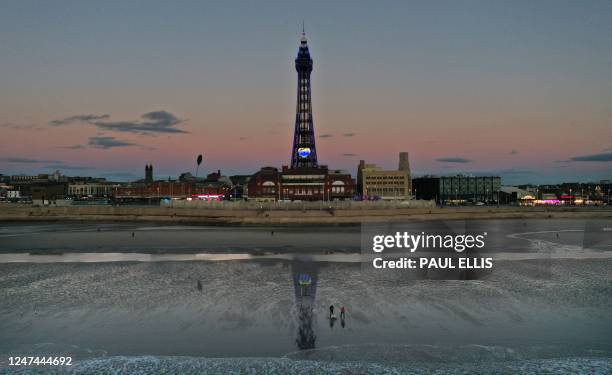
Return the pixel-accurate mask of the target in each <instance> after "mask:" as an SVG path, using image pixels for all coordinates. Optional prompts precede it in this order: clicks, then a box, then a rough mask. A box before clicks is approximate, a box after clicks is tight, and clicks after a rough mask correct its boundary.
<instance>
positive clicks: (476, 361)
mask: <svg viewBox="0 0 612 375" xmlns="http://www.w3.org/2000/svg"><path fill="white" fill-rule="evenodd" d="M415 225H420V224H415ZM597 225H599V226H600V227H601V228H607V225H608V223H606V222H603V223H602V222H599V223H598V224H597ZM597 225H596V226H597ZM610 226H611V227H612V225H610ZM493 227H495V228H498V229H497V230H498V232H499V233H498V234H499V236H500V238H502V237H503V238H507V242H504V241H501V242H500V243H499V244H498V247H499V250H500V251H501V250H503V251H501V252H500V255H499V256H498V259H496V261H495V268H494V270H493V271H492V272H490V273H488V274H486V275H485V276H483V277H481V278H479V279H477V280H419V279H412V278H404V277H397V278H393V279H389V278H387V277H381V276H380V275H379V274H376V273H372V272H364V268H363V267H362V265H361V264H360V263H359V247H360V231H359V228H356V227H343V228H334V229H324V228H305V229H288V228H284V229H282V228H263V229H253V228H207V227H167V226H157V227H150V226H141V225H135V226H134V225H119V224H106V225H91V224H88V225H78V224H75V225H60V224H45V225H27V226H19V225H13V224H10V225H3V226H1V227H0V249H1V253H0V373H1V372H16V371H21V372H32V371H49V370H50V368H48V367H47V368H45V369H42V368H32V367H29V368H23V367H21V368H15V367H10V368H9V367H8V366H7V358H8V357H9V356H11V355H20V356H23V355H45V356H48V355H60V354H61V355H71V356H72V357H73V358H74V366H72V367H71V368H70V370H71V371H74V372H81V373H98V372H100V371H102V370H109V369H111V370H112V371H116V372H127V373H163V372H165V373H189V372H194V373H201V372H208V373H219V372H226V371H228V370H233V371H236V372H244V373H248V372H249V371H252V372H266V371H267V372H280V373H288V372H290V373H294V372H300V371H301V372H303V373H325V372H329V373H381V372H388V373H406V372H417V373H418V372H422V373H431V372H439V373H449V372H451V373H452V372H457V373H466V372H468V373H471V372H485V373H488V372H497V373H530V372H531V373H532V372H541V373H551V372H553V373H554V372H558V373H577V372H586V373H602V374H604V373H610V372H611V371H612V359H611V358H612V314H611V313H610V312H611V311H612V273H611V270H612V256H610V255H611V253H612V247H611V246H610V244H612V242H611V241H610V237H609V236H607V235H606V234H605V233H604V234H603V235H602V236H599V237H597V240H596V241H590V240H587V241H586V243H587V245H588V246H585V233H586V232H585V228H587V229H588V228H592V227H593V225H592V224H588V225H585V223H584V222H574V221H571V220H565V221H555V222H552V221H547V220H542V221H539V220H533V221H528V222H527V224H526V225H525V223H524V222H510V221H502V222H500V223H499V224H498V225H494V226H493ZM132 233H134V237H132ZM608 233H611V234H612V232H608ZM249 241H250V242H251V243H252V244H253V246H251V248H249V246H248V244H249ZM245 250H250V251H245ZM75 252H80V254H74V253H75ZM84 252H86V253H87V254H84ZM151 253H152V254H153V255H152V256H151ZM541 253H545V254H546V256H544V257H538V256H537V254H541ZM48 254H53V255H48ZM202 254H203V255H202ZM122 257H128V258H127V259H128V260H127V261H126V260H125V259H123V258H122ZM304 273H307V274H309V275H311V276H312V281H313V282H312V285H311V286H310V287H309V289H308V290H307V291H306V292H304V290H303V289H302V288H301V287H299V284H298V283H297V278H298V276H299V275H301V274H304ZM199 286H201V288H200V287H199ZM331 304H334V305H335V306H336V308H338V307H339V306H341V305H343V306H346V308H347V315H346V319H344V321H341V320H336V321H331V322H330V320H329V319H328V318H327V314H328V308H329V305H331ZM305 307H306V308H305ZM53 370H56V369H53Z"/></svg>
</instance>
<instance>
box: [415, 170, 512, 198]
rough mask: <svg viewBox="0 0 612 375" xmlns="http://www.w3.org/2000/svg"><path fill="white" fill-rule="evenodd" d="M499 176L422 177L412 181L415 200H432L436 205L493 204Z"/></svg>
mask: <svg viewBox="0 0 612 375" xmlns="http://www.w3.org/2000/svg"><path fill="white" fill-rule="evenodd" d="M500 189H501V177H499V176H483V177H481V176H478V177H475V176H464V175H457V176H424V177H419V178H414V179H413V180H412V191H413V193H414V195H415V196H416V198H417V199H429V200H431V199H433V200H435V201H436V202H438V203H450V204H461V203H468V202H472V203H478V202H483V203H493V202H498V201H499V196H498V195H499V191H500Z"/></svg>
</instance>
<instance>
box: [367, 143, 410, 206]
mask: <svg viewBox="0 0 612 375" xmlns="http://www.w3.org/2000/svg"><path fill="white" fill-rule="evenodd" d="M357 189H358V192H359V194H360V195H361V197H362V199H364V200H377V199H382V200H407V199H410V198H411V197H412V181H411V179H410V164H409V162H408V153H407V152H400V155H399V167H398V169H397V170H384V169H383V168H381V167H379V166H377V165H376V164H366V162H365V161H364V160H360V161H359V166H358V167H357Z"/></svg>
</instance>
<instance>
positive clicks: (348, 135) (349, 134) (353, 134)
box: [342, 133, 357, 137]
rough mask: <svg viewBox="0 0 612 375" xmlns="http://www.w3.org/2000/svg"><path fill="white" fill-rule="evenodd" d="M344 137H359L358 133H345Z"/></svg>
mask: <svg viewBox="0 0 612 375" xmlns="http://www.w3.org/2000/svg"><path fill="white" fill-rule="evenodd" d="M342 135H343V136H345V137H354V136H356V135H357V133H344V134H342Z"/></svg>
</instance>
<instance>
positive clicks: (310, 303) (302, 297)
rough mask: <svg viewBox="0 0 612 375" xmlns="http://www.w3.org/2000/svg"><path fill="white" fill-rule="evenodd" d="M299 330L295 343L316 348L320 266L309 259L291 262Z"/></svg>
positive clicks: (298, 345)
mask: <svg viewBox="0 0 612 375" xmlns="http://www.w3.org/2000/svg"><path fill="white" fill-rule="evenodd" d="M291 271H292V272H291V273H292V275H293V288H294V291H295V304H296V311H297V319H298V332H297V338H296V339H295V343H296V345H297V347H298V348H299V349H301V350H303V349H314V347H315V341H316V339H317V337H316V335H315V333H314V326H313V323H314V302H315V296H316V291H317V280H318V273H319V272H318V267H317V265H316V263H315V262H312V261H309V260H307V259H306V260H302V259H300V260H298V259H296V260H294V261H293V263H292V264H291Z"/></svg>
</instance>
